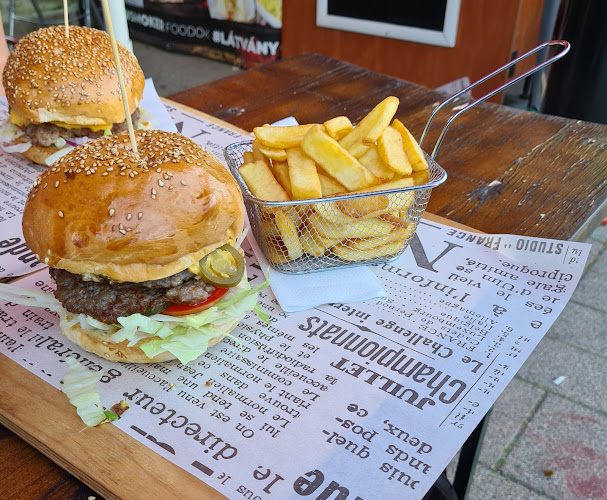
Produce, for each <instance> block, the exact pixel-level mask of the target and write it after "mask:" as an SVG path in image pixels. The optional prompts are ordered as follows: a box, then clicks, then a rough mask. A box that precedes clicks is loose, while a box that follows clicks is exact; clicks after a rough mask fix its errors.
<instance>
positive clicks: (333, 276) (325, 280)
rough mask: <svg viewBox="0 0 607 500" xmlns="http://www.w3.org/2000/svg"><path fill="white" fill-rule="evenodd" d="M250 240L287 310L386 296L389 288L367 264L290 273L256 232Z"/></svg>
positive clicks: (278, 297) (266, 275)
mask: <svg viewBox="0 0 607 500" xmlns="http://www.w3.org/2000/svg"><path fill="white" fill-rule="evenodd" d="M247 238H248V241H249V243H250V244H251V247H252V248H253V252H254V253H255V256H256V257H257V260H258V262H259V266H260V267H261V270H262V272H263V274H264V276H265V277H266V278H268V274H267V273H268V272H269V277H270V288H271V289H272V292H274V295H275V297H276V300H278V303H279V304H280V307H281V308H282V309H283V311H285V312H295V311H304V310H306V309H312V308H313V307H316V306H320V305H322V304H330V303H349V302H359V301H361V300H368V299H374V298H376V297H385V295H386V291H385V290H384V287H383V286H382V284H381V282H380V281H379V279H378V278H377V276H375V274H374V273H373V271H371V270H370V269H369V268H367V267H364V266H357V267H348V268H337V269H330V270H327V271H319V272H315V273H309V274H286V273H281V272H279V271H276V270H275V269H270V264H269V263H268V261H267V259H266V258H265V256H264V254H263V252H262V251H261V249H260V248H259V246H258V245H257V242H256V241H255V238H254V237H253V234H252V233H249V234H248V236H247Z"/></svg>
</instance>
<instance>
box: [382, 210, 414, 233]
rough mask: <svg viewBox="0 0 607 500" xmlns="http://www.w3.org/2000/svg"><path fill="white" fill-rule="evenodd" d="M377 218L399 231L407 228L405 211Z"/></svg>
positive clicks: (407, 216)
mask: <svg viewBox="0 0 607 500" xmlns="http://www.w3.org/2000/svg"><path fill="white" fill-rule="evenodd" d="M379 218H380V219H383V220H385V221H386V222H389V223H390V224H392V225H394V226H397V227H399V228H401V229H407V228H408V227H409V213H408V212H407V211H406V210H403V211H401V212H390V213H387V214H381V215H380V216H379Z"/></svg>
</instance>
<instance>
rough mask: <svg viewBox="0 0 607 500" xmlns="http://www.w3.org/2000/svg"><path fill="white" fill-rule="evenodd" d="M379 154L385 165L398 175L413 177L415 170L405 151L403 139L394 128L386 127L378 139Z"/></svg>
mask: <svg viewBox="0 0 607 500" xmlns="http://www.w3.org/2000/svg"><path fill="white" fill-rule="evenodd" d="M377 152H378V153H379V157H380V158H381V159H382V160H383V162H384V164H385V165H386V166H387V167H388V168H389V169H391V170H394V171H395V172H396V173H397V174H400V175H403V176H407V175H411V172H413V168H412V167H411V163H409V160H408V159H407V155H406V154H405V151H404V150H403V139H402V137H401V135H400V132H399V131H398V130H396V129H395V128H394V127H390V126H388V127H386V128H385V129H384V131H383V132H382V133H381V135H380V136H379V138H378V139H377Z"/></svg>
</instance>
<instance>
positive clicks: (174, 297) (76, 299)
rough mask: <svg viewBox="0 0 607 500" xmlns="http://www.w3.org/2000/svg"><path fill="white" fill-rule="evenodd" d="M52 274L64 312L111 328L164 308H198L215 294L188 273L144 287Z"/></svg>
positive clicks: (54, 272)
mask: <svg viewBox="0 0 607 500" xmlns="http://www.w3.org/2000/svg"><path fill="white" fill-rule="evenodd" d="M49 272H50V274H51V277H52V278H53V279H54V280H55V282H56V283H57V290H56V291H55V297H56V298H57V300H59V302H61V304H62V305H63V307H65V309H67V310H68V311H69V312H71V313H75V314H79V313H84V314H86V315H88V316H91V317H93V318H95V319H97V320H99V321H101V322H103V323H108V324H116V323H118V318H120V317H122V316H129V315H131V314H135V313H144V312H146V311H149V310H151V309H154V308H156V307H159V306H162V305H169V304H189V305H191V304H198V303H199V302H203V301H205V300H206V299H207V298H208V297H209V296H210V295H211V293H213V291H214V290H215V287H214V286H212V285H209V284H207V283H205V282H204V281H202V280H199V279H197V278H196V276H195V275H194V274H192V273H191V272H190V271H188V270H187V269H186V270H185V271H182V272H180V273H178V274H175V275H173V276H169V277H168V278H162V279H159V280H152V281H144V282H142V283H121V282H113V281H111V280H103V279H102V280H101V281H85V280H84V279H83V278H82V275H79V274H72V273H69V272H67V271H65V270H63V269H53V268H49Z"/></svg>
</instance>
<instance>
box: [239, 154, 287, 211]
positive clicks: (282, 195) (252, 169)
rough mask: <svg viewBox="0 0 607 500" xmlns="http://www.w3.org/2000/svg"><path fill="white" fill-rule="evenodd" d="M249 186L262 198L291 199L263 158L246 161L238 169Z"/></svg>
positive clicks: (254, 193)
mask: <svg viewBox="0 0 607 500" xmlns="http://www.w3.org/2000/svg"><path fill="white" fill-rule="evenodd" d="M238 172H239V173H240V175H241V177H242V178H243V179H244V181H245V183H246V185H247V187H248V188H249V190H250V191H251V193H253V196H256V197H257V198H259V199H260V200H265V201H289V196H288V195H287V193H286V191H285V190H284V189H283V188H282V186H281V185H280V184H279V183H278V181H277V180H276V178H275V177H274V175H273V174H272V171H271V170H270V168H269V167H268V166H267V165H266V164H265V163H264V161H263V160H257V161H254V162H253V163H245V164H244V165H241V166H240V168H239V169H238Z"/></svg>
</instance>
